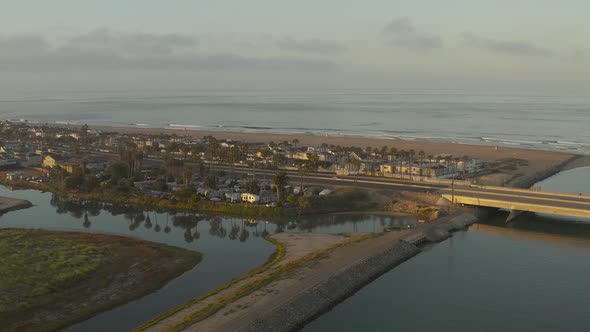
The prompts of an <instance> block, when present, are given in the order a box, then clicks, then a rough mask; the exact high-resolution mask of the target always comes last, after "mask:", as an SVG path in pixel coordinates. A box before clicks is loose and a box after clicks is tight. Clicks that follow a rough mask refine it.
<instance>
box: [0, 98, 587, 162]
mask: <svg viewBox="0 0 590 332" xmlns="http://www.w3.org/2000/svg"><path fill="white" fill-rule="evenodd" d="M0 119H4V120H7V119H8V120H11V121H27V122H29V123H58V124H68V123H70V124H84V123H86V124H89V125H108V126H129V127H160V128H171V129H187V130H191V129H192V130H227V131H243V132H272V133H290V134H297V133H300V134H316V135H332V136H339V135H352V136H364V137H377V138H391V139H393V138H401V139H406V140H427V141H439V142H458V143H469V144H479V145H491V146H506V147H520V148H530V149H543V150H553V151H566V152H572V153H582V154H590V130H588V126H589V125H590V97H580V96H578V97H560V96H540V95H516V94H515V95H507V94H506V95H501V94H492V93H490V94H472V93H461V92H428V93H416V92H398V93H319V92H318V93H313V92H307V93H301V92H264V91H263V92H261V91H256V92H252V91H229V92H221V91H201V92H199V91H121V92H78V93H59V94H55V93H52V94H48V93H47V94H43V93H26V94H25V93H22V94H18V95H14V94H13V95H1V94H0Z"/></svg>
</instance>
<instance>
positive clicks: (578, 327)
mask: <svg viewBox="0 0 590 332" xmlns="http://www.w3.org/2000/svg"><path fill="white" fill-rule="evenodd" d="M536 187H539V188H541V189H542V190H547V191H549V190H552V191H560V192H573V193H585V194H590V168H589V167H586V168H578V169H575V170H570V171H566V172H562V173H560V174H558V175H556V176H554V177H552V178H549V179H547V180H545V181H542V182H540V183H538V184H537V185H536ZM504 218H505V215H499V216H495V217H493V218H490V219H489V220H486V221H485V222H483V223H481V224H477V225H474V226H472V227H471V228H469V230H468V231H467V232H459V233H456V234H455V235H454V236H453V237H452V238H450V239H449V240H447V241H445V242H443V243H440V244H436V245H433V246H430V247H428V248H426V250H425V252H423V253H421V254H419V255H418V256H416V257H414V258H412V259H411V260H409V261H407V262H405V263H403V264H402V265H400V266H398V267H396V268H395V269H393V270H391V271H390V272H388V273H386V274H385V275H383V276H382V277H381V278H379V279H377V280H376V281H375V282H373V283H371V284H370V285H368V286H367V287H365V288H363V289H361V290H360V291H359V292H358V293H357V294H355V295H354V296H353V297H351V298H349V299H348V300H346V301H345V302H343V303H341V304H340V305H338V306H337V307H335V308H334V309H333V310H332V311H330V312H329V313H327V314H325V315H323V316H322V317H320V318H319V319H318V320H316V321H314V322H312V323H311V324H309V325H308V326H307V327H306V328H305V329H304V331H308V332H311V331H404V332H406V331H470V332H471V331H519V332H522V331H531V332H532V331H534V332H541V331H588V330H589V329H590V281H589V279H588V278H589V277H590V222H589V221H588V220H585V221H580V220H572V219H563V220H556V219H552V218H549V217H547V216H532V217H528V218H525V219H519V220H518V221H517V222H515V223H512V224H509V225H506V224H504Z"/></svg>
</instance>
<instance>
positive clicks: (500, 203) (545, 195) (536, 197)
mask: <svg viewBox="0 0 590 332" xmlns="http://www.w3.org/2000/svg"><path fill="white" fill-rule="evenodd" d="M440 193H441V194H442V195H443V196H444V197H445V198H447V199H449V200H453V199H454V200H455V202H456V203H459V204H466V205H474V206H485V207H494V208H503V209H510V210H513V211H527V212H537V213H545V214H554V215H562V216H570V217H580V218H590V196H586V195H573V194H564V193H551V192H542V191H534V190H523V189H513V188H500V187H485V188H481V187H455V188H454V190H452V189H450V188H445V189H442V190H440Z"/></svg>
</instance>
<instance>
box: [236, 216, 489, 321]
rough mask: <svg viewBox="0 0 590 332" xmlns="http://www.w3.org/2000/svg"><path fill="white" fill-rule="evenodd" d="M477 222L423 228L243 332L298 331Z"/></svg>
mask: <svg viewBox="0 0 590 332" xmlns="http://www.w3.org/2000/svg"><path fill="white" fill-rule="evenodd" d="M477 221H478V218H477V217H476V216H475V215H474V214H472V213H467V212H464V213H461V214H459V215H455V216H448V217H445V218H441V219H439V220H436V221H434V222H431V223H428V224H425V225H421V226H419V227H417V228H416V229H414V230H412V231H410V232H407V233H406V234H404V235H403V236H402V237H399V238H397V239H396V240H393V241H391V242H390V243H388V244H387V245H386V246H385V247H383V248H382V249H381V250H378V251H376V252H374V253H372V254H371V255H369V256H368V257H364V258H363V259H360V260H358V261H356V262H353V263H351V264H350V265H348V266H347V267H345V268H343V269H341V270H339V271H336V272H334V273H333V274H332V275H331V276H330V277H328V278H327V279H325V280H323V281H320V282H319V283H317V284H315V285H312V286H310V287H308V288H306V289H302V291H301V292H300V293H298V294H297V295H296V296H294V297H293V298H292V300H290V301H288V302H286V303H284V304H282V305H280V306H278V307H276V308H274V309H272V310H269V311H266V312H264V313H262V314H260V315H255V317H253V319H252V320H251V321H250V323H248V324H247V325H245V326H243V327H242V328H241V329H239V331H296V330H298V329H300V328H302V327H303V326H304V325H305V324H306V323H308V322H310V321H312V320H313V319H315V318H317V317H318V316H320V315H321V314H323V313H325V312H327V311H329V310H330V309H331V308H333V307H334V306H336V305H337V304H338V303H340V302H342V301H343V300H345V299H346V298H348V297H350V296H351V295H353V294H354V293H355V292H356V291H358V290H359V289H361V288H362V287H363V286H365V285H367V284H368V283H370V282H371V281H373V280H375V279H376V278H378V277H379V276H381V275H382V274H384V273H386V272H387V271H389V270H391V269H392V268H393V267H395V266H397V265H399V264H401V263H403V262H404V261H406V260H408V259H409V258H411V257H413V256H415V255H417V254H418V253H420V251H421V249H420V248H419V247H418V246H417V245H419V244H424V243H428V242H439V241H442V240H444V239H447V238H448V237H449V236H451V233H452V232H455V231H459V230H464V229H466V228H467V227H469V225H472V224H474V223H475V222H477ZM383 236H387V234H386V235H383ZM319 268H321V266H319Z"/></svg>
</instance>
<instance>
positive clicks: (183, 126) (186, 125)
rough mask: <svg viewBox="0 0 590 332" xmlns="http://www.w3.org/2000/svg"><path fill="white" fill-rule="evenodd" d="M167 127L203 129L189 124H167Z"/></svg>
mask: <svg viewBox="0 0 590 332" xmlns="http://www.w3.org/2000/svg"><path fill="white" fill-rule="evenodd" d="M168 127H181V128H203V126H199V125H190V124H176V123H169V124H168Z"/></svg>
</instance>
